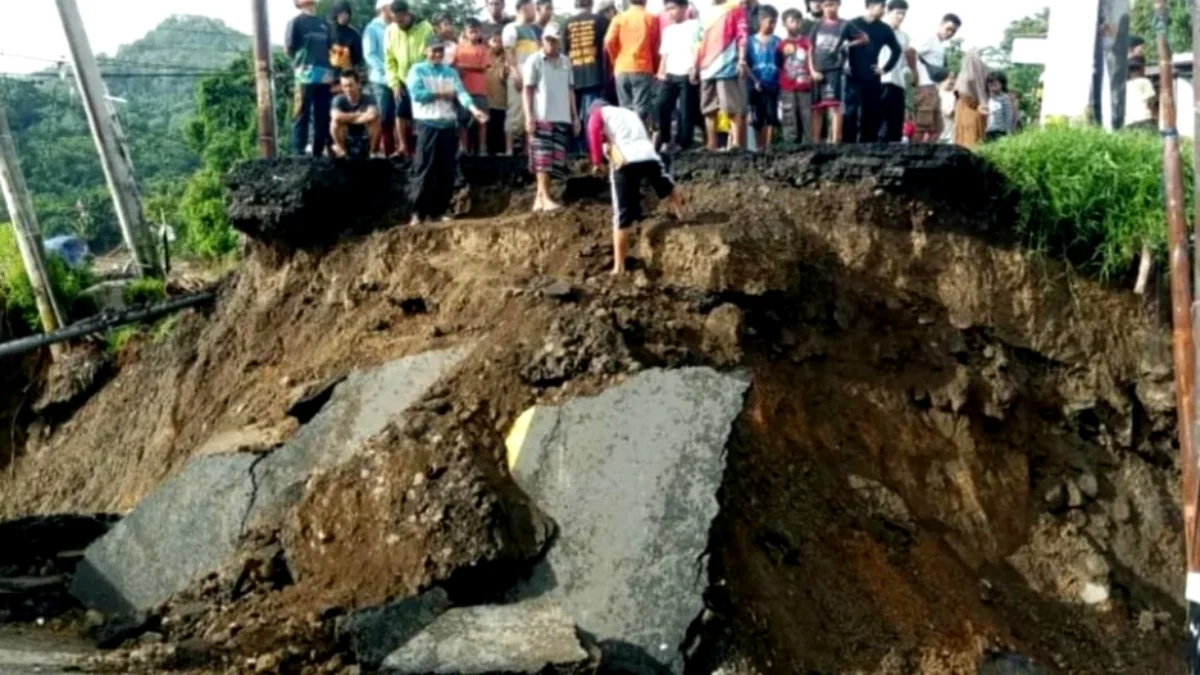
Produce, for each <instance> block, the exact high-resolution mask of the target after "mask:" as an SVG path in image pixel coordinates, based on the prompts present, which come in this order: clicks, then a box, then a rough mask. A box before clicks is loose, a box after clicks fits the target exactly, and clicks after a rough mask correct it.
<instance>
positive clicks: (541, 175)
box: [521, 21, 579, 212]
mask: <svg viewBox="0 0 1200 675" xmlns="http://www.w3.org/2000/svg"><path fill="white" fill-rule="evenodd" d="M522 70H523V71H524V72H522V73H521V80H522V81H523V82H524V84H525V87H524V92H523V95H524V111H525V133H526V134H527V138H529V170H530V171H531V172H532V173H533V174H534V175H535V176H536V177H537V196H536V197H535V198H534V201H533V210H534V211H535V212H536V211H554V210H556V209H558V208H561V207H560V206H559V205H558V204H557V203H556V202H555V201H554V200H553V199H551V198H550V180H551V179H552V178H555V177H557V178H561V177H563V176H565V175H566V171H567V152H568V151H569V150H570V146H571V139H572V138H573V137H574V135H575V134H576V133H578V131H579V111H578V109H577V108H576V107H575V77H574V69H573V68H572V67H571V60H570V59H568V58H567V57H566V55H565V54H563V53H562V28H561V27H560V26H559V24H558V22H557V21H551V22H550V23H548V24H546V27H545V29H544V30H543V31H542V49H541V51H539V52H538V53H536V54H534V55H532V56H530V57H529V60H527V61H526V62H525V65H524V66H523V68H522Z"/></svg>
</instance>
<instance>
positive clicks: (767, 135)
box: [746, 5, 783, 152]
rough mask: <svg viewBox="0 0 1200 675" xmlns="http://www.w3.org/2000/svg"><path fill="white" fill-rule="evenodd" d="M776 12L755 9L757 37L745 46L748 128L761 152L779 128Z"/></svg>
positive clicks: (779, 57) (767, 7)
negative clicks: (750, 127)
mask: <svg viewBox="0 0 1200 675" xmlns="http://www.w3.org/2000/svg"><path fill="white" fill-rule="evenodd" d="M778 18H779V12H777V11H776V10H775V8H774V7H772V6H771V5H762V6H760V7H759V8H758V26H757V29H758V34H757V35H755V36H754V37H752V38H750V41H749V44H747V45H746V60H747V61H748V62H749V63H750V81H751V82H752V83H753V85H754V86H753V88H751V89H750V125H751V126H752V127H754V133H755V134H757V139H756V140H757V141H758V142H757V144H756V147H757V148H758V149H759V151H760V152H765V151H766V150H767V149H769V148H770V146H771V141H772V140H773V138H774V133H775V128H776V127H778V126H779V68H780V65H782V59H783V52H782V51H781V49H780V45H781V43H782V40H780V39H779V38H778V37H777V36H776V35H775V22H776V20H778Z"/></svg>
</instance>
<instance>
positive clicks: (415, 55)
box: [383, 21, 433, 90]
mask: <svg viewBox="0 0 1200 675" xmlns="http://www.w3.org/2000/svg"><path fill="white" fill-rule="evenodd" d="M431 35H433V25H432V24H430V23H429V22H428V21H421V22H418V23H414V24H413V25H411V26H409V27H408V30H403V29H402V28H400V24H395V23H394V24H392V25H390V26H388V27H387V33H385V35H384V47H383V65H384V70H385V71H386V72H387V82H388V86H389V87H391V88H392V89H393V90H398V89H399V87H400V85H401V84H404V82H405V78H407V77H408V72H409V71H410V70H411V69H412V67H413V66H414V65H416V64H417V63H420V62H421V61H424V60H425V40H426V39H427V38H429V37H430V36H431Z"/></svg>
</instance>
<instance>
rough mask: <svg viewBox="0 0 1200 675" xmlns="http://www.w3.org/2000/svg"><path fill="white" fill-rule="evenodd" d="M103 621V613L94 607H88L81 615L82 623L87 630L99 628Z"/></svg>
mask: <svg viewBox="0 0 1200 675" xmlns="http://www.w3.org/2000/svg"><path fill="white" fill-rule="evenodd" d="M104 621H105V618H104V614H102V613H100V612H98V611H96V610H94V609H89V610H88V611H87V614H84V615H83V625H84V627H86V628H87V629H89V630H94V629H96V628H99V627H100V626H103V625H104Z"/></svg>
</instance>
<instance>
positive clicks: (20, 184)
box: [0, 103, 66, 333]
mask: <svg viewBox="0 0 1200 675" xmlns="http://www.w3.org/2000/svg"><path fill="white" fill-rule="evenodd" d="M0 190H2V191H3V192H4V204H5V206H7V207H8V213H9V215H10V216H12V225H13V230H15V231H16V234H17V248H18V249H20V251H21V262H23V263H24V264H25V273H26V274H27V275H29V283H30V285H31V286H33V297H34V299H35V300H36V301H37V308H38V315H39V316H40V317H41V319H42V329H43V330H44V331H45V332H46V333H52V332H54V331H56V330H58V329H59V328H61V327H62V326H63V325H64V324H65V323H66V322H65V319H64V317H63V312H62V308H60V307H59V306H58V301H57V300H56V299H55V297H54V287H53V285H52V284H51V283H50V275H49V274H48V273H47V272H46V259H45V253H44V252H43V251H42V235H41V228H39V227H38V222H37V215H36V214H34V212H33V200H32V199H30V198H29V191H28V190H27V189H26V187H25V175H24V174H23V173H21V166H20V165H19V164H17V148H16V144H15V143H13V138H12V132H11V131H10V130H9V128H8V114H7V113H6V112H5V110H4V105H3V104H2V103H0Z"/></svg>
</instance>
